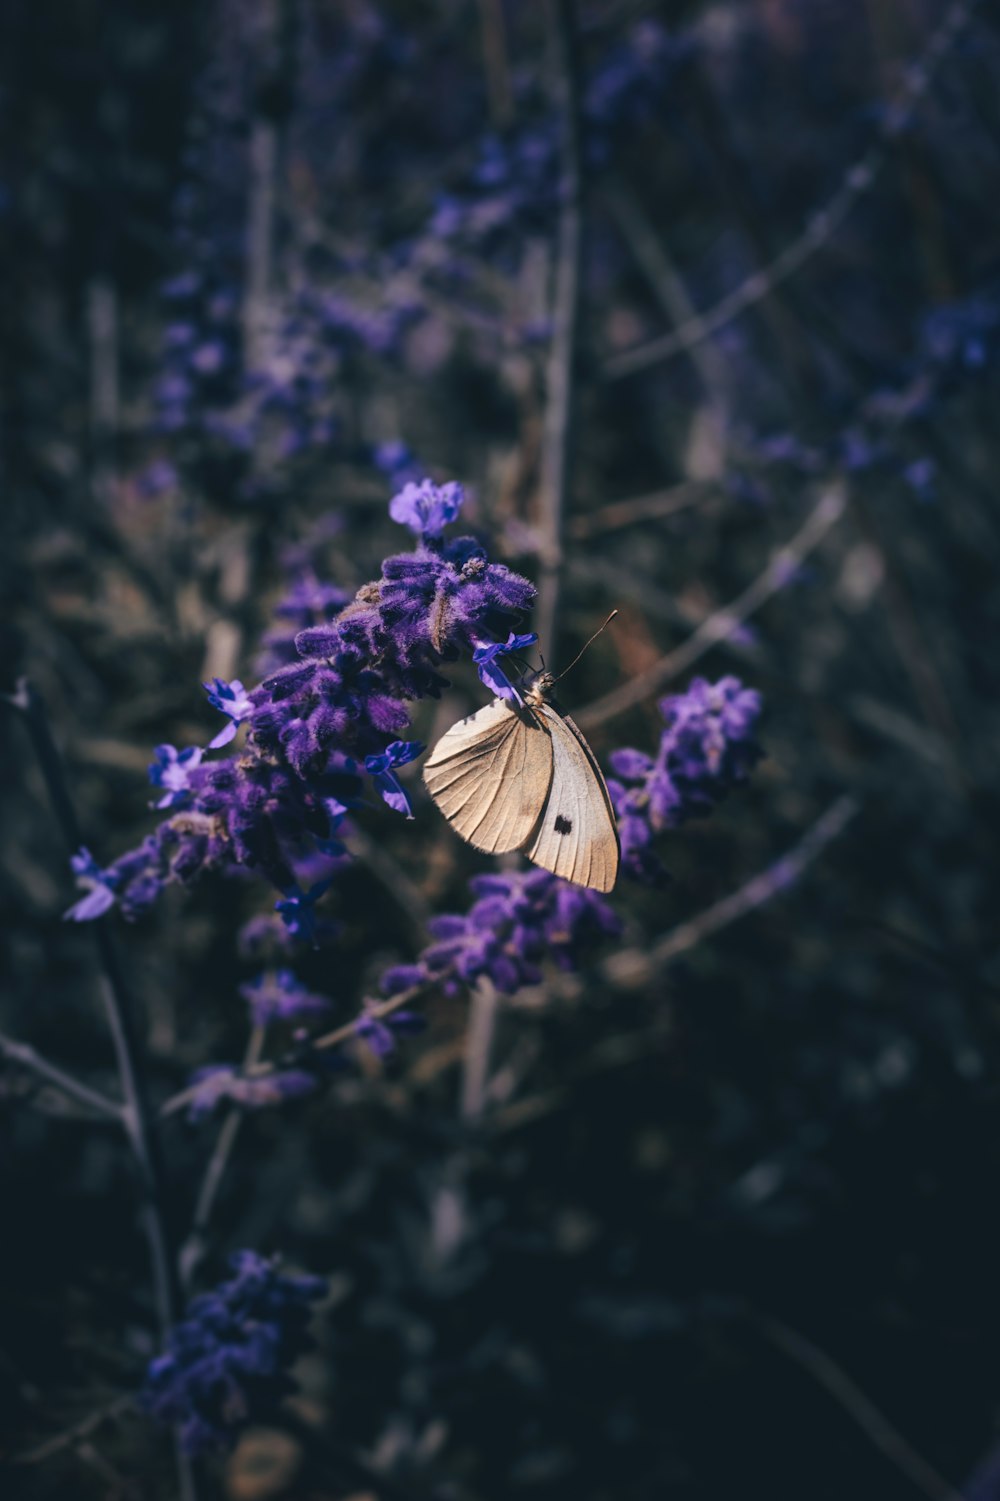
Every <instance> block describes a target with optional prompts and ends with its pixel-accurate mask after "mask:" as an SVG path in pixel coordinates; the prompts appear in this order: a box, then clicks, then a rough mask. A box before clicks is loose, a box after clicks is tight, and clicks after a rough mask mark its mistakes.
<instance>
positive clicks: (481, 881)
mask: <svg viewBox="0 0 1000 1501" xmlns="http://www.w3.org/2000/svg"><path fill="white" fill-rule="evenodd" d="M469 885H470V887H471V890H472V892H473V895H474V896H475V897H476V901H475V902H474V903H473V905H472V906H471V907H470V908H469V911H468V912H467V913H465V914H464V915H462V914H458V913H455V914H447V915H444V916H441V917H435V918H433V919H432V920H431V923H430V925H429V926H430V932H431V934H432V936H433V938H434V942H433V943H432V944H431V945H430V946H429V947H428V948H426V949H424V951H423V953H422V954H421V955H420V958H419V961H418V963H417V964H415V965H409V964H408V965H399V966H397V967H396V968H395V969H391V970H389V971H387V973H386V974H385V975H384V976H383V979H382V988H383V990H384V991H385V992H386V994H388V995H393V994H398V993H399V992H401V991H403V990H408V989H409V988H410V987H411V986H412V985H415V984H419V983H421V982H426V981H432V980H435V979H437V978H441V979H442V980H443V982H444V986H445V989H446V990H448V991H453V990H455V989H456V988H457V986H458V984H459V983H460V982H461V983H463V984H466V985H474V984H475V983H476V981H477V980H480V979H484V978H485V979H489V980H491V981H492V982H493V984H494V985H495V986H496V987H497V989H498V990H500V991H503V992H504V994H505V995H513V994H514V992H515V991H517V990H520V989H521V988H522V987H523V986H525V985H537V984H538V983H539V981H540V980H541V978H542V965H543V963H544V962H545V961H546V960H547V959H551V960H552V961H553V962H554V963H555V964H556V965H558V966H559V968H560V969H566V970H571V969H576V968H578V967H579V965H580V962H581V960H582V959H583V957H584V956H585V955H586V953H587V951H588V950H589V949H591V948H593V947H594V946H595V945H596V944H598V943H600V942H601V941H602V940H603V939H606V938H613V937H616V936H617V935H618V934H619V933H620V932H621V926H620V923H619V921H618V918H617V917H616V915H615V913H614V912H613V911H612V909H611V907H610V906H609V905H608V903H607V902H606V901H605V900H604V898H603V897H602V896H601V895H600V894H599V893H598V892H596V891H591V890H589V889H588V888H586V887H582V886H571V885H570V884H569V883H568V882H567V881H563V880H561V879H560V878H559V877H558V876H554V875H551V874H550V873H549V872H548V871H547V870H529V871H518V872H511V873H509V874H507V873H501V872H497V873H495V874H490V875H482V876H474V877H473V878H472V880H471V881H470V883H469Z"/></svg>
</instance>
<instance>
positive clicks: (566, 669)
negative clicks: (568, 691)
mask: <svg viewBox="0 0 1000 1501" xmlns="http://www.w3.org/2000/svg"><path fill="white" fill-rule="evenodd" d="M617 614H618V611H617V610H612V611H611V614H610V615H609V616H608V618H607V620H606V621H605V622H604V625H599V626H598V627H597V630H596V631H595V632H594V634H593V635H592V636H591V638H590V640H589V641H585V642H584V643H583V645H582V646H581V647H580V650H579V651H578V652H577V654H576V656H575V657H574V658H573V660H572V662H571V663H570V664H569V667H564V668H563V670H562V672H561V673H560V674H559V677H558V678H556V679H555V681H556V682H557V683H558V681H559V678H564V677H565V676H566V674H567V672H569V670H570V667H575V666H576V664H577V662H579V660H580V658H581V657H582V656H583V654H584V652H585V651H586V650H587V648H588V647H589V646H590V645H591V644H592V642H594V641H596V640H597V638H598V636H599V635H600V634H601V632H602V631H603V630H605V629H606V628H607V626H609V625H610V624H611V622H612V620H614V618H615V616H616V615H617Z"/></svg>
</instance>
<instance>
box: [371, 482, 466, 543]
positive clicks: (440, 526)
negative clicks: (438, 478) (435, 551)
mask: <svg viewBox="0 0 1000 1501" xmlns="http://www.w3.org/2000/svg"><path fill="white" fill-rule="evenodd" d="M464 500H465V491H464V490H463V489H462V486H461V485H459V484H454V483H452V484H448V485H436V484H435V483H434V481H433V480H429V479H423V480H421V481H420V483H419V484H412V483H411V484H408V485H404V486H403V488H402V490H400V492H399V494H398V495H394V496H393V498H392V500H391V501H390V502H389V515H390V516H391V517H392V519H393V521H398V522H399V524H400V526H408V527H409V528H410V530H411V532H415V533H416V535H417V536H418V537H424V538H426V537H440V535H441V533H442V532H443V531H444V529H445V527H446V526H448V524H449V523H450V522H452V521H454V520H455V517H456V516H457V515H458V513H459V511H460V510H461V509H462V505H463V502H464Z"/></svg>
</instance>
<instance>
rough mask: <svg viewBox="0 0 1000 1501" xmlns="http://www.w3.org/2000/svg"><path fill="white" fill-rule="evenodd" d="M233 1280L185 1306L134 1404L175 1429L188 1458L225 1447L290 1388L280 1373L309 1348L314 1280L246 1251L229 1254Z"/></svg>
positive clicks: (318, 1288) (318, 1285) (319, 1288)
mask: <svg viewBox="0 0 1000 1501" xmlns="http://www.w3.org/2000/svg"><path fill="white" fill-rule="evenodd" d="M229 1264H230V1266H231V1267H232V1269H233V1272H234V1273H235V1275H234V1276H233V1277H232V1278H231V1279H230V1280H229V1281H228V1282H223V1283H222V1284H221V1285H220V1286H219V1287H217V1288H214V1289H213V1291H212V1292H209V1293H203V1294H202V1295H201V1296H200V1297H197V1298H195V1299H194V1300H193V1301H192V1302H191V1303H190V1304H189V1306H188V1309H187V1313H186V1316H185V1318H184V1320H183V1321H182V1322H181V1323H179V1324H177V1325H176V1326H175V1327H174V1329H173V1330H172V1331H171V1333H170V1336H169V1338H168V1341H167V1346H166V1349H165V1350H164V1352H163V1353H162V1354H161V1355H158V1356H157V1357H156V1359H155V1360H153V1361H152V1362H151V1363H150V1366H149V1369H148V1371H147V1373H146V1382H145V1385H144V1387H143V1389H142V1393H141V1398H140V1400H141V1403H142V1406H143V1407H144V1408H145V1409H146V1411H147V1412H149V1413H150V1414H151V1415H152V1416H153V1417H155V1418H157V1419H158V1420H159V1421H160V1422H161V1423H165V1424H169V1425H171V1426H173V1427H178V1428H179V1429H180V1433H181V1442H182V1444H183V1446H184V1449H185V1450H186V1451H187V1453H189V1454H197V1453H200V1452H202V1451H204V1450H208V1449H213V1448H216V1449H217V1448H222V1449H225V1448H230V1447H231V1446H232V1444H233V1443H234V1442H235V1440H236V1437H237V1436H238V1434H239V1432H240V1430H241V1429H242V1428H244V1427H246V1425H247V1424H248V1423H251V1422H254V1421H258V1420H260V1419H261V1418H262V1417H264V1416H266V1415H267V1414H268V1413H269V1412H270V1411H272V1410H273V1409H274V1408H275V1406H276V1405H277V1404H278V1403H279V1402H280V1401H281V1400H282V1399H283V1398H284V1397H286V1396H287V1395H288V1394H289V1392H291V1391H294V1389H295V1384H294V1382H293V1381H292V1380H291V1378H290V1376H289V1374H288V1372H289V1369H290V1367H291V1365H292V1364H293V1362H294V1361H295V1360H296V1359H297V1358H298V1357H299V1355H301V1354H302V1352H303V1351H304V1350H305V1349H307V1348H308V1346H309V1338H308V1335H307V1326H308V1322H309V1317H310V1304H312V1303H314V1302H316V1300H317V1299H319V1298H321V1297H322V1296H323V1294H324V1292H325V1291H326V1283H325V1282H324V1280H323V1279H322V1278H321V1277H312V1276H307V1275H302V1274H291V1273H282V1272H279V1271H278V1266H277V1262H276V1261H274V1260H268V1259H266V1258H265V1257H263V1256H258V1255H257V1254H256V1252H254V1251H238V1252H236V1254H235V1255H233V1256H232V1257H230V1262H229Z"/></svg>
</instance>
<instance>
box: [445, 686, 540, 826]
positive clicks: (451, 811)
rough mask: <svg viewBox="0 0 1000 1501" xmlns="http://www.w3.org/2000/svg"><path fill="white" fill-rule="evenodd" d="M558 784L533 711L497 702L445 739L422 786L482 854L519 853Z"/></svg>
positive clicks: (466, 719) (456, 727)
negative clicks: (551, 792) (549, 792)
mask: <svg viewBox="0 0 1000 1501" xmlns="http://www.w3.org/2000/svg"><path fill="white" fill-rule="evenodd" d="M551 781H552V739H551V736H550V734H549V731H548V728H547V726H546V725H543V723H542V721H541V719H540V717H539V716H538V715H537V714H536V712H535V711H534V710H527V709H525V710H520V711H518V710H515V709H512V708H510V707H509V706H508V705H507V704H506V703H505V702H504V701H503V700H502V699H499V698H498V699H495V700H494V701H493V703H491V704H487V705H486V706H485V708H482V709H479V710H477V711H476V713H475V714H470V715H468V716H467V717H466V718H465V719H460V720H459V721H458V723H457V724H455V725H452V727H451V729H450V730H448V732H447V733H446V734H445V735H442V737H441V739H440V740H439V741H438V743H437V745H436V746H435V747H434V750H433V751H432V752H431V755H430V756H429V757H428V759H427V761H426V762H425V764H424V782H425V784H426V786H427V790H428V791H429V792H430V794H431V797H432V798H433V799H434V801H435V802H436V803H437V805H438V807H439V808H440V809H441V812H442V813H443V814H444V816H445V817H446V818H447V819H448V822H449V823H450V824H451V825H452V827H453V828H454V829H455V831H456V833H458V834H460V835H461V836H462V838H463V839H466V840H468V842H469V843H470V844H472V845H475V847H476V849H481V850H486V851H488V852H489V853H490V854H502V853H503V852H504V851H506V850H516V849H521V848H522V847H523V846H524V845H525V844H526V843H527V842H528V840H530V838H531V837H532V833H533V831H534V829H535V826H536V824H537V823H538V820H539V816H540V814H541V811H542V808H543V807H544V805H545V799H546V797H547V795H548V791H549V785H550V783H551Z"/></svg>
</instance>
